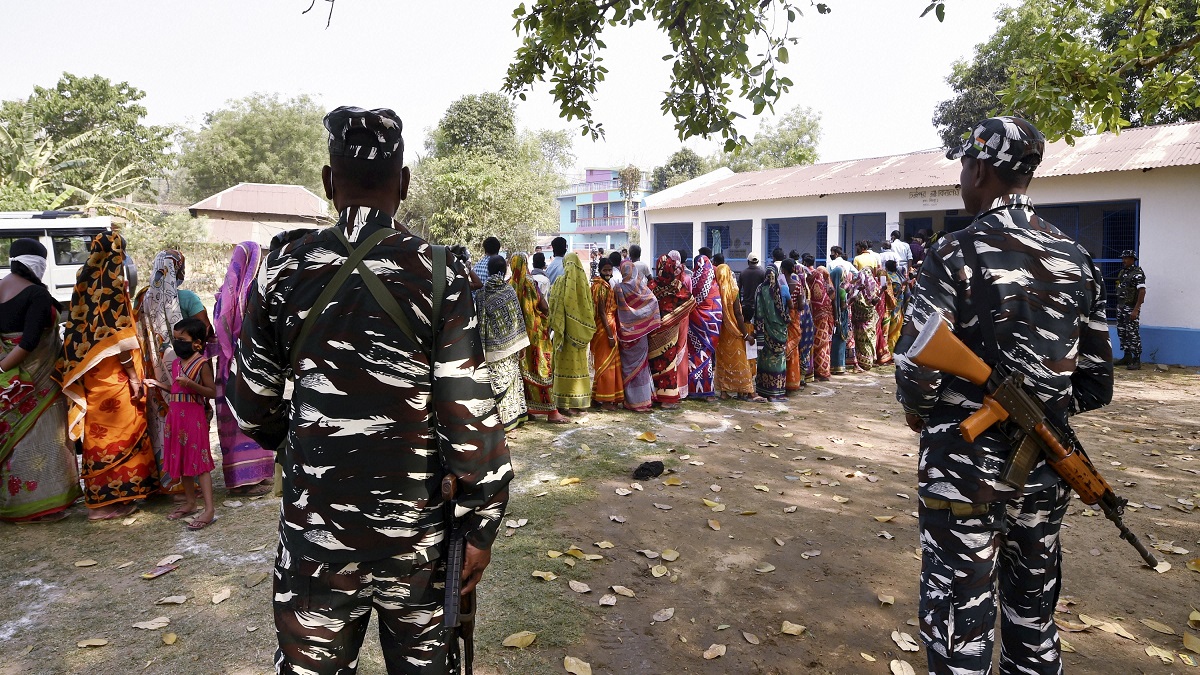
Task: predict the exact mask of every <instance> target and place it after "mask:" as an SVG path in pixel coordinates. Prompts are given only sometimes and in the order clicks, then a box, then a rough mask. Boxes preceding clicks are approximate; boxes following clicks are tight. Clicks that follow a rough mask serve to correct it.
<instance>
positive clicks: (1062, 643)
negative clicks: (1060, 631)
mask: <svg viewBox="0 0 1200 675" xmlns="http://www.w3.org/2000/svg"><path fill="white" fill-rule="evenodd" d="M1058 645H1059V649H1061V650H1062V651H1063V652H1066V653H1070V654H1076V653H1077V652H1076V651H1075V647H1074V646H1073V645H1072V644H1071V643H1070V642H1067V641H1066V640H1064V639H1062V638H1061V637H1060V638H1059V639H1058Z"/></svg>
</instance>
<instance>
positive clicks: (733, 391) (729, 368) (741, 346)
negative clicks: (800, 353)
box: [714, 264, 766, 403]
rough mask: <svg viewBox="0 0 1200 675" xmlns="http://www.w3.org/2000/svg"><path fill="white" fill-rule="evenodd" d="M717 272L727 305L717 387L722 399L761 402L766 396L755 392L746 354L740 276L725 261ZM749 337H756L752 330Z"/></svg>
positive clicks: (723, 298) (717, 366)
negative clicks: (735, 274) (735, 275)
mask: <svg viewBox="0 0 1200 675" xmlns="http://www.w3.org/2000/svg"><path fill="white" fill-rule="evenodd" d="M714 276H715V277H716V281H717V288H719V289H721V305H722V306H723V307H724V308H725V312H724V314H723V316H722V317H721V319H722V321H721V339H720V341H718V342H717V358H716V361H717V363H716V381H715V383H714V388H715V389H716V390H717V393H718V395H719V396H720V397H721V398H723V399H724V398H740V399H743V400H747V401H756V402H760V403H761V402H763V401H766V399H765V398H763V397H761V396H759V395H758V394H756V393H754V371H753V370H752V369H751V368H750V361H749V360H747V358H746V340H747V336H746V334H745V332H744V326H745V325H746V322H745V320H744V319H743V318H742V303H741V301H740V300H739V299H738V297H739V296H738V286H737V280H736V279H734V278H733V270H732V269H730V268H729V265H725V264H720V265H717V269H716V270H715V271H714ZM730 310H732V311H730ZM749 339H751V340H753V339H754V335H753V334H751V335H750V336H749Z"/></svg>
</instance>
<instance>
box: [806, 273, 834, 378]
mask: <svg viewBox="0 0 1200 675" xmlns="http://www.w3.org/2000/svg"><path fill="white" fill-rule="evenodd" d="M808 295H809V298H810V301H809V302H810V304H811V305H812V314H813V327H814V331H815V334H814V336H813V374H814V375H816V378H817V381H818V382H828V381H829V376H830V374H831V373H830V372H829V371H830V368H829V366H830V363H829V361H830V360H829V351H830V348H831V347H832V344H831V343H832V340H833V299H832V298H833V282H832V281H830V279H829V270H828V269H827V268H825V267H815V268H813V270H812V274H810V275H809V276H808Z"/></svg>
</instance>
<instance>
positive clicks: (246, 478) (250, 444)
mask: <svg viewBox="0 0 1200 675" xmlns="http://www.w3.org/2000/svg"><path fill="white" fill-rule="evenodd" d="M261 255H262V253H261V251H260V250H259V247H258V244H256V243H254V242H252V241H244V242H242V243H240V244H238V245H237V246H235V247H234V249H233V257H232V258H231V259H230V261H229V270H228V271H226V272H225V283H223V284H221V290H220V291H219V292H218V293H217V306H216V308H215V310H214V311H213V316H214V317H216V326H215V327H214V329H215V331H216V334H217V368H216V371H215V372H214V375H215V384H216V387H217V400H216V409H217V437H218V438H219V439H220V441H221V472H222V473H223V474H224V476H225V488H226V489H227V490H229V493H230V494H233V495H241V496H258V495H264V494H267V493H269V492H270V491H271V482H272V478H273V476H274V470H275V449H274V448H270V449H266V448H262V447H260V446H259V445H258V443H255V442H254V441H252V440H250V437H249V436H247V435H246V434H244V433H242V429H241V427H239V426H238V423H237V420H236V419H235V418H234V416H233V412H232V411H231V410H230V409H229V405H228V404H227V403H226V402H225V384H226V382H228V380H229V369H230V366H232V365H233V357H234V353H235V351H236V350H237V344H238V339H239V338H240V337H241V335H242V317H244V316H245V314H246V301H247V299H248V298H249V295H250V289H251V288H252V287H253V286H254V282H255V278H256V277H257V275H258V263H259V260H260V258H261Z"/></svg>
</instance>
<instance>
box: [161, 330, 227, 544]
mask: <svg viewBox="0 0 1200 675" xmlns="http://www.w3.org/2000/svg"><path fill="white" fill-rule="evenodd" d="M207 332H208V329H207V328H206V327H205V325H204V323H203V322H201V321H200V320H199V319H184V320H183V321H180V322H179V323H177V324H175V332H174V341H173V346H174V348H175V355H176V356H177V357H178V358H177V359H175V362H174V363H173V364H171V377H172V379H173V384H172V385H171V393H170V395H169V396H168V397H167V401H168V405H169V409H168V412H167V423H166V431H165V432H164V434H163V464H164V465H165V466H164V470H165V472H166V473H167V474H168V475H171V476H180V477H181V478H182V480H183V490H184V496H185V500H184V502H183V503H182V504H180V505H179V507H178V508H176V509H175V510H174V511H172V512H171V515H169V516H167V518H169V519H170V520H179V519H180V518H186V517H187V516H189V515H191V514H193V513H196V512H197V511H199V509H197V508H196V483H199V484H200V494H201V495H202V496H203V498H204V510H203V511H201V512H200V514H199V515H197V516H196V517H195V518H194V519H192V522H191V523H190V524H189V525H188V529H189V530H203V529H204V528H206V527H208V525H209V524H210V523H212V521H214V520H216V514H215V512H214V510H213V487H212V476H211V475H210V472H211V471H212V470H213V461H212V457H211V456H210V454H209V440H208V414H207V411H206V410H205V400H204V399H211V398H214V397H216V395H217V390H216V386H215V385H214V383H213V369H212V365H211V364H210V363H209V362H208V359H206V358H204V344H205V338H206V337H207Z"/></svg>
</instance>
